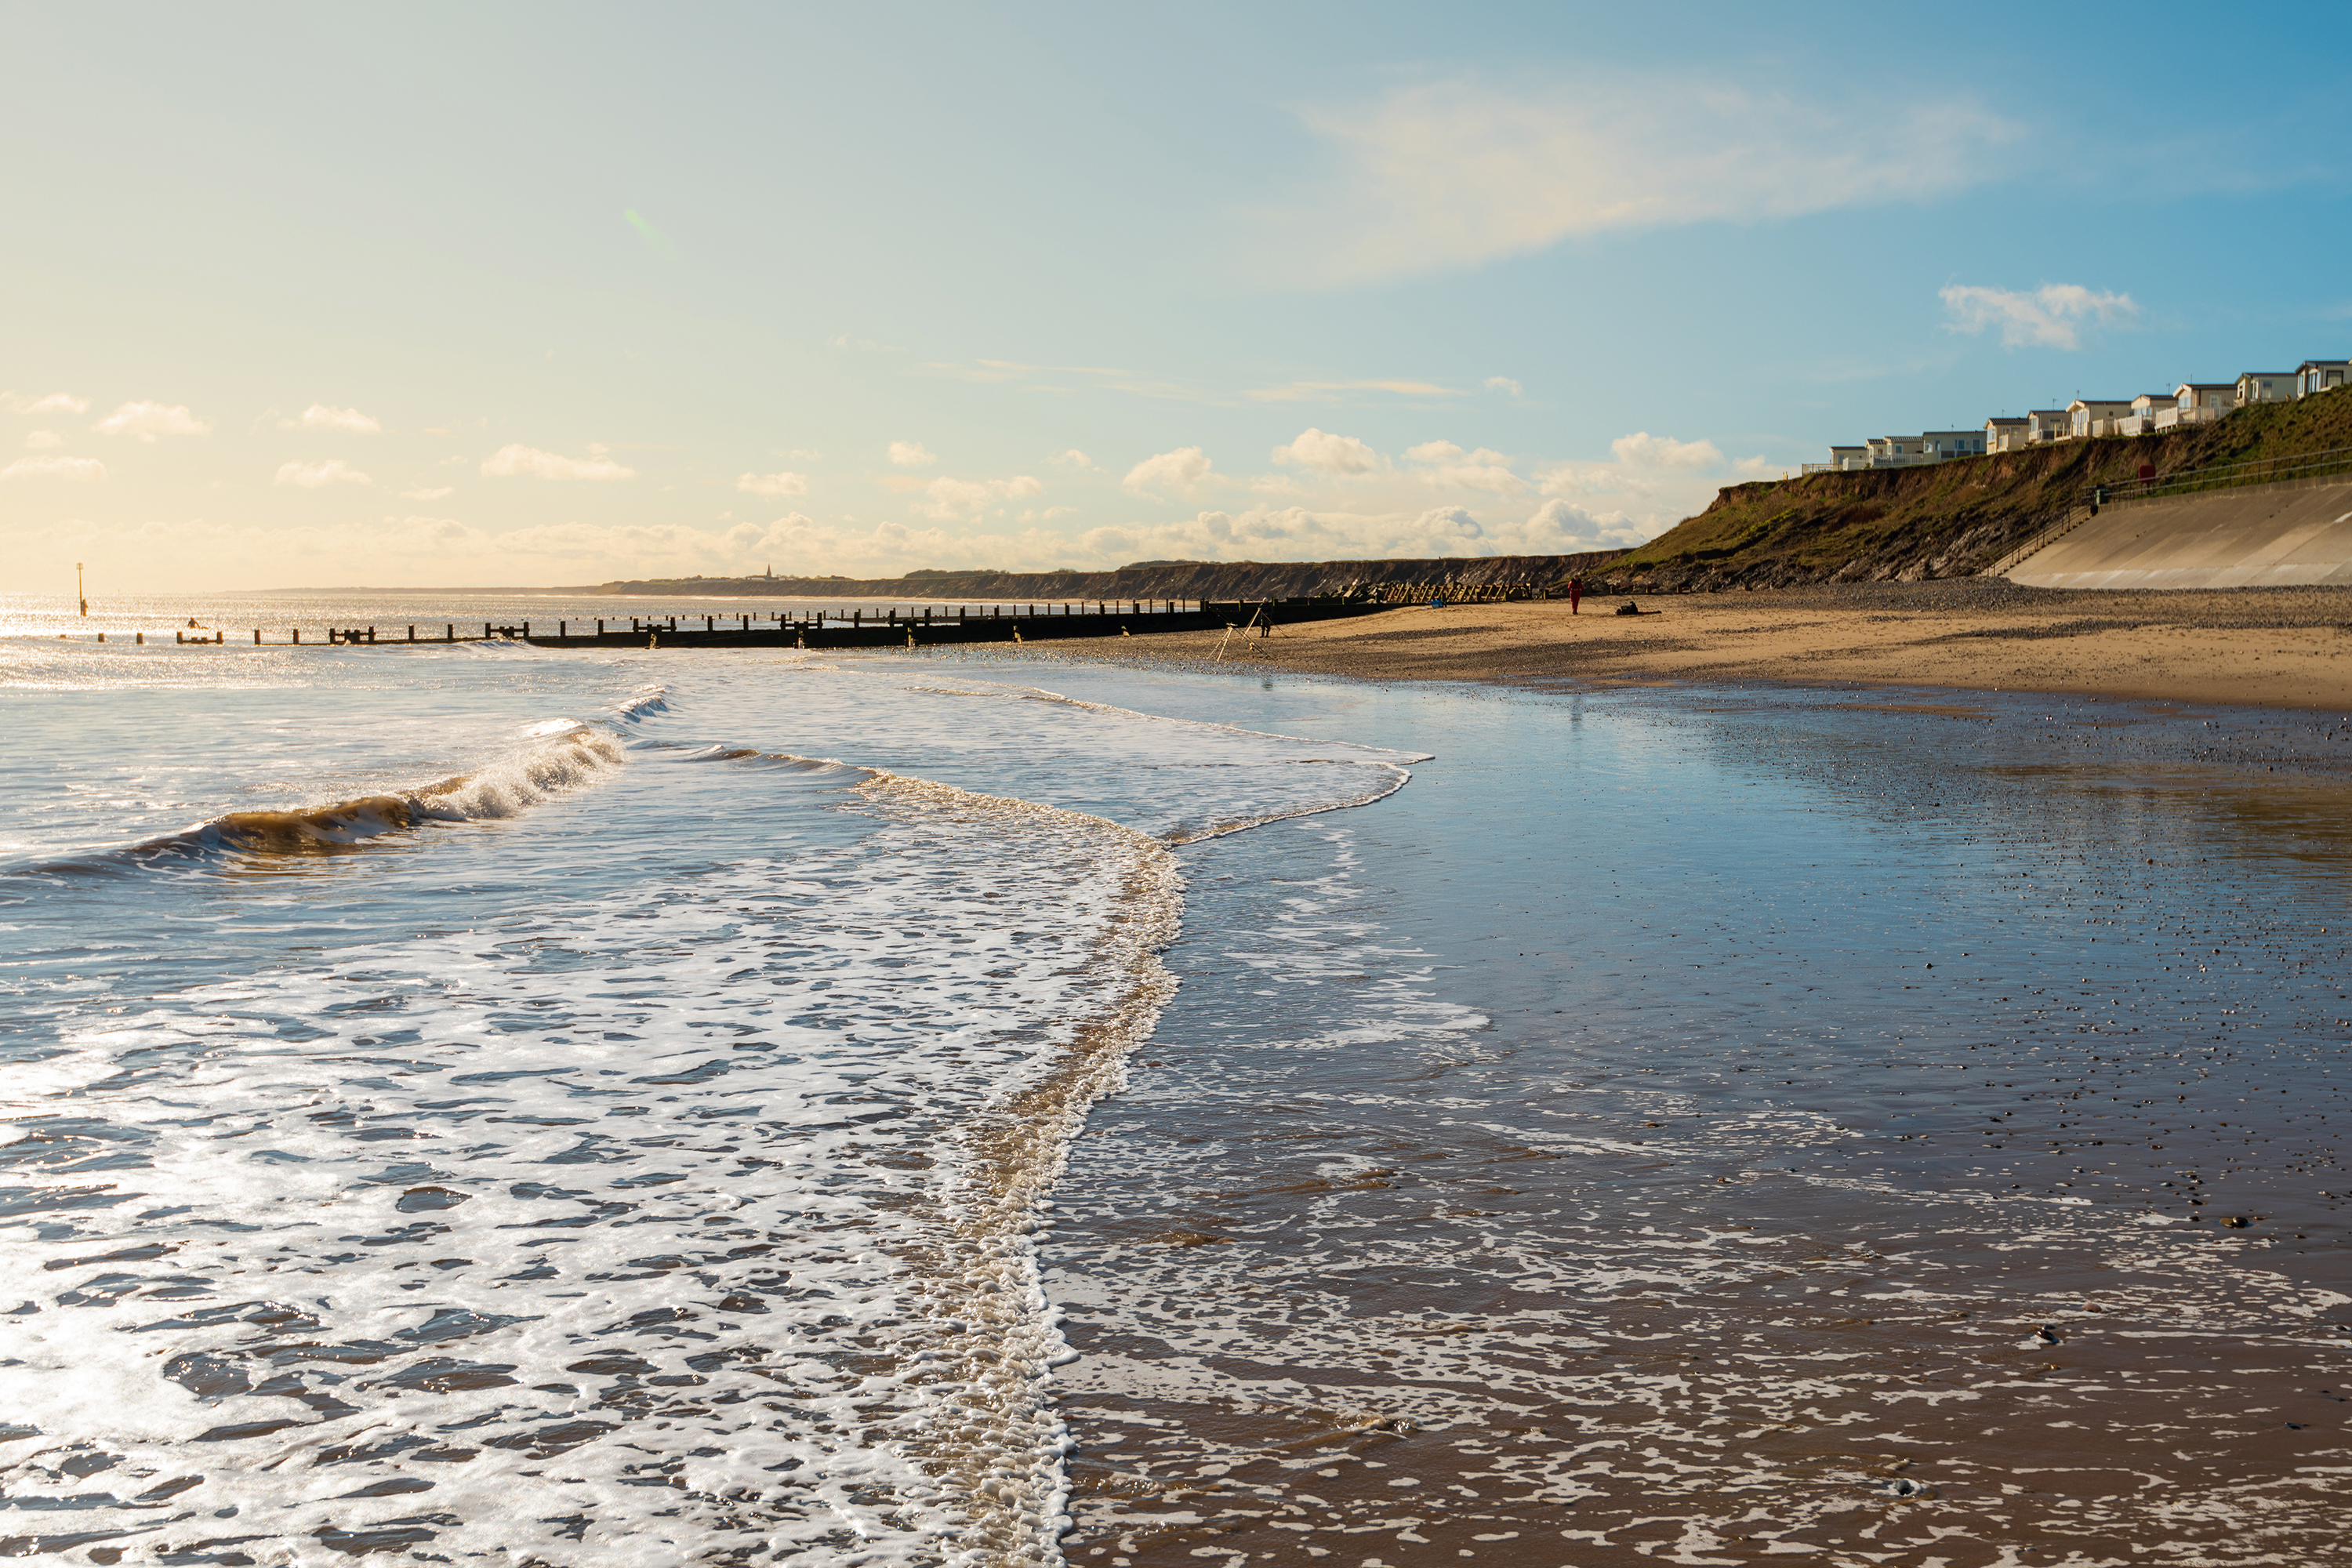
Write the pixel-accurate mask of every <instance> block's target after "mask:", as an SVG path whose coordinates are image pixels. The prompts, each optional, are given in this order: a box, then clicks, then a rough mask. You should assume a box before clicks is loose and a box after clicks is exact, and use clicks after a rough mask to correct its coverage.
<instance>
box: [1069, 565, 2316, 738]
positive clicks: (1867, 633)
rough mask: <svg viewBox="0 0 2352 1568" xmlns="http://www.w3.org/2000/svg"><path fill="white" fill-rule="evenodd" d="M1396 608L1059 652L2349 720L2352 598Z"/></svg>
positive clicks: (2255, 595)
mask: <svg viewBox="0 0 2352 1568" xmlns="http://www.w3.org/2000/svg"><path fill="white" fill-rule="evenodd" d="M1625 602H1626V601H1625V600H1624V599H1622V597H1612V598H1600V599H1587V600H1586V601H1585V603H1584V605H1583V611H1582V613H1581V614H1580V615H1574V616H1571V615H1570V612H1569V607H1568V605H1566V604H1565V603H1562V602H1554V601H1544V602H1538V603H1531V604H1517V605H1451V606H1448V607H1446V608H1444V609H1442V610H1436V609H1430V608H1427V607H1425V606H1416V607H1410V608H1400V609H1396V610H1392V611H1390V612H1387V613H1385V614H1382V615H1379V616H1368V617H1365V618H1362V619H1359V620H1349V621H1326V622H1321V623H1315V624H1308V625H1302V626H1282V627H1277V628H1276V632H1275V634H1274V635H1273V636H1271V637H1255V636H1252V637H1246V638H1244V637H1223V636H1217V635H1209V634H1171V635H1168V636H1160V637H1149V638H1140V637H1138V638H1124V639H1120V638H1105V639H1102V641H1101V642H1100V643H1099V644H1056V645H1055V651H1056V652H1062V653H1066V654H1070V655H1074V656H1076V657H1109V658H1120V659H1123V660H1176V661H1189V660H1215V661H1217V662H1232V661H1234V660H1240V661H1243V662H1244V663H1246V664H1253V665H1269V666H1275V667H1277V668H1284V669H1291V670H1297V671H1301V672H1312V673H1317V674H1328V675H1347V676H1356V677H1361V678H1366V679H1378V680H1489V681H1503V682H1508V683H1514V684H1538V685H1540V684H1549V683H1553V682H1570V683H1583V684H1592V685H1622V684H1628V683H1643V682H1651V681H1660V680H1677V681H1711V682H1721V681H1753V680H1764V681H1781V682H1807V683H1822V682H1827V683H1838V684H1854V683H1866V684H1878V685H1887V686H1919V687H1937V688H1957V689H1968V690H1978V691H2042V692H2067V693H2077V694H2083V695H2095V696H2103V697H2115V698H2124V697H2128V698H2153V699H2160V700H2171V701H2178V702H2235V703H2261V704H2264V705H2268V706H2277V707H2286V708H2317V709H2333V710H2336V711H2338V712H2352V659H2347V657H2346V656H2347V654H2352V588H2268V589H2239V590H2213V591H2205V590H2190V591H2181V592H2170V593H2096V592H2089V591H2062V590H2053V589H2041V588H2023V587H2019V586H2017V585H2015V584H2010V583H2007V582H2002V581H2000V580H1998V579H1977V578H1968V579H1955V580H1953V581H1950V582H1941V583H1919V584H1903V583H1876V584H1852V585H1847V586H1837V587H1814V588H1790V589H1775V590H1769V591H1765V592H1761V593H1733V594H1689V595H1672V596H1668V597H1664V598H1656V599H1643V600H1641V601H1640V603H1641V605H1642V606H1643V609H1644V610H1645V611H1651V612H1654V613H1653V614H1643V615H1642V616H1618V615H1614V614H1612V611H1613V610H1614V609H1615V608H1616V606H1617V605H1620V604H1622V603H1625Z"/></svg>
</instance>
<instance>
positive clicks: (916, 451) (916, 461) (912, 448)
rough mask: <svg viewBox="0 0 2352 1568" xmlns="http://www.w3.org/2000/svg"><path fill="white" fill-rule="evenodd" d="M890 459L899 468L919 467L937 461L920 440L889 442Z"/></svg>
mask: <svg viewBox="0 0 2352 1568" xmlns="http://www.w3.org/2000/svg"><path fill="white" fill-rule="evenodd" d="M890 461H891V462H892V463H893V464H894V465H896V466H897V467H898V468H923V467H925V466H927V465H929V464H931V463H936V462H938V461H939V459H938V458H934V457H932V456H931V454H930V453H929V451H928V450H926V449H925V448H924V446H923V444H922V443H921V442H920V441H893V442H891V443H890Z"/></svg>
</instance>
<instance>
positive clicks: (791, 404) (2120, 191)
mask: <svg viewBox="0 0 2352 1568" xmlns="http://www.w3.org/2000/svg"><path fill="white" fill-rule="evenodd" d="M2347 58H2352V12H2347V11H2345V10H2342V9H2340V8H2336V7H2331V6H2323V5H2275V6H2263V7H2244V8H2234V9H2233V8H2225V7H2215V6H2211V5H2199V6H2188V5H2180V6H2168V5H2144V6H2141V7H2139V8H2137V9H2136V10H2135V11H2134V12H2133V13H2132V20H2131V22H2130V24H2129V25H2128V26H2124V25H2118V24H2117V23H2116V22H2115V20H2114V19H2113V18H2112V17H2111V16H2106V15H2105V14H2103V13H2098V12H2095V11H2077V12H2074V13H2064V14H2061V13H2059V12H2051V13H2046V14H2036V15H2035V16H2033V17H2032V19H2031V20H2030V21H2029V20H2028V19H2026V18H2024V17H2022V16H2019V17H2015V18H2011V19H2009V20H2007V21H2003V22H1999V23H1996V24H1993V25H1987V24H1986V23H1985V22H1984V20H1983V19H1982V18H1980V17H1979V16H1977V15H1976V14H1974V13H1968V12H1958V11H1949V10H1946V11H1929V12H1916V13H1915V12H1906V11H1901V10H1895V11H1888V10H1886V9H1885V8H1884V7H1864V6H1845V5H1835V6H1802V5H1782V6H1774V7H1759V6H1754V5H1679V6H1678V5H1647V6H1640V7H1632V6H1624V5H1614V4H1612V5H1567V4H1559V5H1465V4H1456V5H1447V6H1443V7H1441V6H1434V5H1421V6H1412V7H1408V6H1402V5H1370V4H1350V5H1318V4H1307V3H1297V4H1291V5H1284V6H1279V7H1269V6H1265V5H1213V4H1202V3H1199V0H1188V3H1186V4H1183V5H1122V6H1103V5H1055V4H1030V5H999V6H990V7H982V6H971V5H892V4H865V5H856V6H841V5H824V6H818V5H807V6H795V5H728V4H702V5H692V6H678V5H660V6H656V5H632V6H616V5H593V4H580V3H567V4H564V5H497V4H489V5H432V4H405V5H401V6H397V7H361V6H320V5H250V4H247V5H240V4H221V5H205V6H170V7H167V6H160V5H148V4H141V5H113V4H105V3H91V4H75V5H65V4H54V3H51V4H37V5H34V4H16V3H13V0H7V3H0V130H5V135H6V138H7V145H8V147H9V149H10V155H9V157H8V159H7V162H6V164H5V174H0V193H5V202H0V301H5V307H4V308H0V592H11V593H51V592H58V593H62V592H66V591H68V590H67V586H66V584H67V582H68V577H69V575H70V573H71V569H72V565H73V563H75V562H77V561H79V562H83V563H87V564H88V566H89V574H90V577H91V582H92V585H93V589H94V591H96V590H98V588H99V585H100V584H104V585H105V588H104V591H110V592H123V593H152V592H164V591H171V590H174V589H188V590H191V591H194V590H199V589H201V590H207V591H216V590H224V589H238V588H272V587H295V586H342V585H362V584H364V585H378V586H420V587H424V586H435V587H447V586H465V585H480V586H490V585H497V586H529V585H545V586H554V585H570V584H593V583H600V582H604V581H608V580H611V579H614V578H622V577H644V576H653V575H691V574H708V575H727V574H742V573H757V572H761V571H763V570H768V569H771V568H772V570H773V571H774V572H775V573H776V574H779V575H784V574H844V575H850V576H896V575H898V574H901V573H904V572H907V571H909V570H913V569H919V568H934V569H940V568H963V567H996V568H1003V569H1010V570H1034V569H1041V568H1051V567H1063V566H1071V567H1081V568H1096V567H1106V566H1117V565H1120V564H1124V563H1129V562H1134V561H1147V560H1258V561H1284V560H1327V559H1339V558H1350V557H1377V556H1397V555H1416V556H1417V555H1492V554H1508V553H1521V552H1564V551H1575V550H1589V549H1596V548H1602V547H1607V546H1612V545H1620V544H1630V543H1634V542H1640V541H1642V540H1644V539H1647V538H1650V537H1653V536H1654V535H1655V534H1657V533H1659V532H1662V531H1664V530H1665V529H1667V528H1669V527H1671V526H1673V525H1674V523H1675V521H1679V520H1680V519H1681V518H1683V517H1685V516H1687V515H1690V514H1691V513H1693V512H1696V511H1697V510H1702V509H1703V508H1704V507H1705V506H1706V504H1707V503H1708V502H1709V501H1710V500H1712V499H1713V497H1714V495H1715V493H1716V491H1717V489H1719V488H1720V487H1721V486H1723V485H1726V484H1730V483H1736V482H1739V481H1741V480H1744V479H1754V478H1773V477H1777V476H1779V475H1780V474H1783V473H1790V472H1794V471H1795V470H1796V468H1797V466H1798V465H1799V464H1801V463H1804V462H1808V461H1821V460H1822V459H1823V458H1825V457H1826V447H1828V446H1829V445H1830V444H1832V443H1854V442H1859V441H1861V440H1863V439H1864V438H1866V437H1872V436H1884V435H1894V434H1916V432H1918V431H1920V430H1921V429H1923V428H1926V429H1942V428H1973V427H1979V426H1981V425H1982V423H1983V421H1984V420H1985V419H1986V418H1987V417H1988V416H1992V415H1998V414H2021V413H2023V412H2025V411H2026V410H2028V409H2029V408H2038V407H2053V406H2063V405H2064V404H2065V403H2066V402H2067V401H2069V400H2071V399H2072V398H2074V397H2075V396H2078V395H2084V396H2095V397H2096V396H2119V397H2129V396H2132V395H2136V394H2138V393H2142V392H2149V391H2168V390H2169V389H2170V388H2171V387H2172V386H2174V385H2175V384H2178V383H2179V382H2181V381H2184V380H2188V381H2227V380H2231V379H2232V378H2234V377H2235V376H2236V375H2237V374H2240V373H2241V372H2242V371H2247V370H2273V369H2284V370H2292V369H2293V368H2294V366H2295V365H2296V364H2298V363H2301V362H2302V361H2303V360H2305V359H2311V358H2328V359H2342V358H2346V357H2352V268H2347V265H2346V262H2345V258H2346V257H2347V256H2352V243H2347V242H2352V159H2348V158H2347V148H2352V92H2347V90H2346V86H2345V77H2344V72H2343V63H2344V61H2345V60H2346V59H2347Z"/></svg>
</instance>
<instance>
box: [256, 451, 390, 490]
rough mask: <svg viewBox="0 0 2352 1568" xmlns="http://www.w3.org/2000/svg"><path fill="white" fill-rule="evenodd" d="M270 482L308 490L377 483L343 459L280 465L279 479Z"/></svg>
mask: <svg viewBox="0 0 2352 1568" xmlns="http://www.w3.org/2000/svg"><path fill="white" fill-rule="evenodd" d="M269 482H270V483H271V484H273V485H299V486H300V487H301V488H302V489H306V490H315V489H321V488H323V487H325V486H327V485H372V484H373V483H375V481H374V480H373V479H369V478H368V477H367V476H366V475H365V474H363V473H361V472H360V471H359V470H358V469H357V468H352V466H351V465H350V464H349V463H346V462H344V461H343V460H342V459H341V458H328V459H327V460H326V461H324V462H320V463H280V464H279V465H278V477H277V478H276V479H272V480H270V481H269Z"/></svg>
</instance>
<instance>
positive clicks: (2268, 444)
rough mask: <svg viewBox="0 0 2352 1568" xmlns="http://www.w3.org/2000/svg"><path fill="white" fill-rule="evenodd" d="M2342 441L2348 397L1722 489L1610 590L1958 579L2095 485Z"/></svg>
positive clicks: (1622, 568)
mask: <svg viewBox="0 0 2352 1568" xmlns="http://www.w3.org/2000/svg"><path fill="white" fill-rule="evenodd" d="M2346 447H2352V393H2347V392H2332V393H2323V394H2321V395H2318V396H2316V397H2312V398H2307V399H2305V400H2304V401H2302V402H2300V403H2279V404H2265V405H2256V406H2254V407H2252V408H2247V409H2242V410H2240V411H2239V412H2237V413H2235V414H2232V415H2231V416H2228V417H2227V418H2224V419H2222V420H2220V421H2218V422H2217V423H2215V424H2211V425H2203V426H2191V427H2190V428H2189V429H2187V430H2176V431H2168V432H2166V433H2164V434H2162V435H2158V436H2140V437H2125V438H2114V439H2098V440H2089V441H2068V442H2063V443H2061V444H2059V445H2057V446H2053V447H2034V448H2032V449H2031V450H2028V451H2022V452H2000V453H1992V454H1989V455H1987V456H1985V457H1981V458H1961V459H1959V460H1957V461H1954V462H1948V463H1938V464H1935V465H1933V466H1930V467H1927V468H1885V469H1876V470H1873V471H1870V472H1866V473H1839V474H1812V475H1808V476H1806V477H1804V478H1801V479H1783V480H1779V481H1765V482H1760V483H1757V484H1748V485H1732V486H1729V487H1727V488H1726V489H1724V490H1722V491H1721V492H1720V493H1719V494H1717V497H1716V499H1715V503H1714V504H1713V505H1712V506H1710V507H1708V508H1707V509H1706V510H1705V511H1703V512H1701V513H1699V514H1698V515H1697V516H1696V517H1694V518H1690V519H1687V520H1685V521H1683V522H1681V523H1679V524H1677V525H1676V526H1675V528H1673V529H1671V530H1669V531H1667V532H1665V533H1664V534H1661V535H1660V536H1659V537H1657V538H1656V539H1654V540H1652V541H1651V542H1649V543H1647V544H1644V545H1641V546H1638V547H1637V548H1635V549H1633V550H1631V551H1628V552H1626V553H1625V554H1623V555H1622V556H1620V557H1618V558H1617V560H1615V561H1614V562H1612V563H1610V565H1609V566H1608V567H1607V568H1606V569H1605V570H1604V571H1602V572H1601V573H1600V574H1599V576H1600V578H1601V580H1602V581H1603V582H1604V583H1605V584H1607V586H1608V587H1609V588H1610V589H1612V590H1614V591H1624V592H1633V591H1643V592H1648V593H1677V592H1684V593H1687V592H1702V591H1707V590H1714V589H1723V588H1778V587H1786V586H1790V585H1792V584H1804V583H1867V582H1878V583H1885V582H1903V583H1914V582H1919V581H1922V580H1924V579H1927V578H1933V577H1959V576H1969V575H1973V574H1976V573H1979V572H1981V571H1983V570H1984V569H1985V568H1986V567H1988V566H1990V565H1991V564H1992V563H1995V562H1997V561H1998V560H2000V557H2001V556H2002V555H2004V554H2006V553H2007V552H2009V551H2010V550H2011V549H2013V548H2015V547H2016V546H2017V545H2019V544H2021V543H2023V542H2025V541H2026V540H2028V539H2030V538H2032V536H2033V535H2034V534H2035V533H2036V532H2038V531H2041V530H2042V529H2043V528H2045V527H2047V526H2049V525H2050V524H2052V523H2053V522H2056V521H2059V520H2061V519H2062V518H2063V517H2064V516H2065V515H2066V511H2067V509H2068V508H2069V507H2071V506H2073V505H2074V504H2076V503H2077V502H2079V501H2081V500H2083V499H2084V496H2085V495H2086V494H2087V493H2088V492H2089V490H2090V489H2091V487H2093V486H2095V485H2109V486H2116V487H2121V486H2125V485H2127V484H2130V483H2132V482H2134V481H2136V480H2137V478H2138V477H2139V473H2140V470H2141V468H2143V467H2146V468H2151V469H2153V470H2154V472H2155V473H2157V474H2158V475H2159V476H2160V475H2165V474H2171V473H2179V472H2184V471H2186V470H2189V469H2203V468H2211V467H2213V466H2215V465H2219V464H2227V463H2238V462H2248V461H2262V462H2270V461H2275V462H2278V463H2281V464H2284V463H2291V462H2293V461H2294V460H2295V459H2296V458H2300V457H2307V456H2309V455H2312V454H2315V453H2321V452H2327V451H2334V450H2338V449H2341V448H2346Z"/></svg>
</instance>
